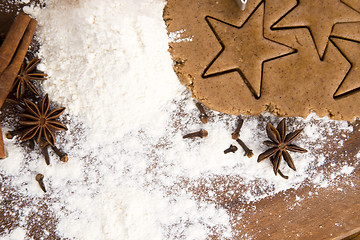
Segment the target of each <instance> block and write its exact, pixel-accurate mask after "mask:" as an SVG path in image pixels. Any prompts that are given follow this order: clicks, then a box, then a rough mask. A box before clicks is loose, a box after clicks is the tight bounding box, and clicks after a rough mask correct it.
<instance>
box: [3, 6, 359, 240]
mask: <svg viewBox="0 0 360 240" xmlns="http://www.w3.org/2000/svg"><path fill="white" fill-rule="evenodd" d="M18 8H19V7H18V6H13V5H12V4H10V3H9V4H6V3H0V33H2V32H6V31H7V30H8V28H9V26H10V24H11V22H12V20H13V17H14V16H15V14H16V11H17V10H18ZM5 10H6V11H5ZM5 107H6V106H5ZM2 118H3V116H1V115H0V119H2ZM353 125H354V131H353V132H352V133H350V134H348V136H346V138H347V140H346V141H345V143H344V147H343V148H342V150H341V151H336V152H333V151H331V152H332V153H330V155H329V156H328V157H327V158H328V159H334V160H335V161H338V162H342V161H346V162H349V163H351V162H355V161H358V160H357V158H356V155H357V153H358V152H359V150H360V122H359V121H356V122H355V123H353ZM329 141H331V140H329ZM329 147H330V148H331V144H329ZM344 153H345V154H344ZM329 164H330V163H329ZM325 167H326V166H325ZM3 177H6V176H3ZM350 182H351V183H353V185H349V183H350ZM0 185H1V184H0ZM359 186H360V168H359V167H357V168H356V169H355V170H354V172H353V173H352V174H351V175H349V176H347V177H344V178H343V181H341V183H339V184H338V185H336V186H330V187H327V188H319V189H316V192H317V194H314V195H313V196H309V192H315V191H314V189H312V187H311V184H305V185H304V186H302V187H300V188H299V189H297V190H288V191H286V192H283V193H280V194H277V195H275V196H273V197H269V198H266V199H263V200H260V201H258V202H255V203H250V204H243V203H240V202H236V201H230V200H219V202H218V204H219V205H220V206H223V207H225V208H227V209H228V212H229V213H230V215H231V217H232V219H233V224H234V226H235V228H236V229H238V230H239V231H241V233H240V232H239V235H238V237H244V233H245V232H246V234H247V236H248V237H251V236H252V237H253V238H254V239H314V240H315V239H316V240H321V239H343V238H345V237H347V236H350V235H352V234H355V233H356V232H359V231H360V187H359ZM1 189H2V195H3V196H11V195H12V192H13V191H14V190H12V189H9V188H7V187H6V186H1ZM340 189H342V190H340ZM298 199H301V201H300V202H299V201H298ZM18 201H21V199H18ZM0 207H1V208H0V236H1V235H3V234H4V233H5V232H6V230H11V229H13V227H14V226H16V225H18V224H17V223H16V221H17V218H16V217H15V218H13V219H10V218H9V217H8V216H6V212H7V211H9V210H11V209H12V208H13V206H11V204H10V205H9V204H8V203H7V202H5V201H2V202H1V203H0ZM244 210H245V211H244ZM45 212H46V211H45ZM240 212H241V218H240V219H238V217H239V216H240ZM51 216H53V214H50V215H49V214H44V216H39V217H40V218H41V219H47V218H54V216H53V217H51ZM48 222H49V224H51V225H52V224H54V223H55V222H56V220H51V221H48ZM36 228H41V226H34V227H31V229H32V230H31V232H30V233H31V235H32V236H33V237H34V238H39V237H40V235H38V234H39V233H38V231H37V230H36ZM244 228H246V229H244ZM47 229H48V230H49V229H52V230H53V232H50V233H49V237H50V238H49V239H57V238H58V237H56V233H55V228H54V226H53V227H52V228H47ZM353 237H356V236H353ZM214 238H216V236H214ZM244 238H246V237H244ZM353 239H355V238H353ZM356 239H359V238H356Z"/></svg>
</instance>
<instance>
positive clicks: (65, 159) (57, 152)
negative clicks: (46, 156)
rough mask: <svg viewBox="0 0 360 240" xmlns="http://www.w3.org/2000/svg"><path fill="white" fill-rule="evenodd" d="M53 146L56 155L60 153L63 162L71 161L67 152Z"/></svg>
mask: <svg viewBox="0 0 360 240" xmlns="http://www.w3.org/2000/svg"><path fill="white" fill-rule="evenodd" d="M51 148H52V149H53V150H54V152H55V153H56V155H58V156H59V157H60V161H62V162H67V161H69V158H68V155H67V154H66V153H64V152H62V151H60V149H58V148H57V147H56V146H51Z"/></svg>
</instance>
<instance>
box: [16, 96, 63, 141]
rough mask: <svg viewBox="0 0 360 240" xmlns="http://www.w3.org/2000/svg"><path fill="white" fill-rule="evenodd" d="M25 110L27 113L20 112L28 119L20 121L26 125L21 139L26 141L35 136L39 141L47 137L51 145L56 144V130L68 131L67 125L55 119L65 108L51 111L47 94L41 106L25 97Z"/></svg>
mask: <svg viewBox="0 0 360 240" xmlns="http://www.w3.org/2000/svg"><path fill="white" fill-rule="evenodd" d="M24 103H25V110H26V112H27V113H24V114H20V115H19V116H20V117H22V118H24V119H26V120H23V121H20V124H21V125H23V126H25V127H26V129H25V130H24V134H23V136H22V137H21V141H26V140H29V139H32V138H34V139H35V141H36V142H37V143H39V142H40V139H43V138H44V139H45V140H46V141H47V142H48V143H49V144H50V145H51V146H54V144H55V133H54V131H66V130H67V127H66V126H65V125H63V124H62V123H60V122H59V121H57V120H55V119H56V118H58V117H59V116H60V115H61V114H62V113H63V112H64V111H65V108H57V109H55V110H52V111H50V110H49V108H50V100H49V97H48V95H47V94H46V95H45V97H44V99H43V100H42V102H41V103H40V104H39V106H36V104H35V103H33V102H31V101H29V100H27V99H24Z"/></svg>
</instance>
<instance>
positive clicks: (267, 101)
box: [164, 0, 360, 120]
mask: <svg viewBox="0 0 360 240" xmlns="http://www.w3.org/2000/svg"><path fill="white" fill-rule="evenodd" d="M359 10H360V1H357V0H343V1H340V0H327V1H312V0H301V1H300V2H299V3H298V2H297V1H296V0H290V1H289V0H266V1H260V0H252V1H249V2H248V3H247V6H246V9H245V11H241V10H240V9H239V8H238V6H237V5H236V2H235V1H234V0H221V1H220V0H219V1H216V0H195V1H182V0H168V2H167V5H166V8H165V11H164V20H165V22H166V24H167V28H168V32H169V33H171V32H177V31H180V30H184V31H183V32H182V33H181V37H182V38H188V37H190V38H191V39H192V41H177V42H172V43H170V53H171V54H172V57H173V60H174V62H175V64H174V69H175V71H176V73H177V74H178V76H179V78H180V81H181V82H182V83H183V84H185V85H186V86H187V87H188V88H189V89H190V90H191V91H192V93H193V96H194V97H195V98H197V99H198V100H200V101H201V102H202V103H203V104H205V105H206V106H208V107H209V108H211V109H213V110H217V111H220V112H224V113H228V114H235V115H237V114H252V115H256V114H259V113H261V112H263V111H264V110H266V111H270V112H272V113H274V114H276V115H279V116H302V117H306V116H307V115H308V114H309V113H310V112H312V111H315V112H316V113H317V114H318V115H319V116H325V115H328V116H330V117H332V118H334V119H344V120H353V118H354V117H356V116H360V107H359V106H358V105H359V103H360V91H359V89H360V69H359V68H360V62H359V61H360V57H359V56H360V12H359Z"/></svg>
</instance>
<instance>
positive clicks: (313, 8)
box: [271, 0, 360, 60]
mask: <svg viewBox="0 0 360 240" xmlns="http://www.w3.org/2000/svg"><path fill="white" fill-rule="evenodd" d="M356 21H360V13H359V12H357V11H356V10H355V9H353V8H351V7H350V6H348V5H346V4H345V3H343V2H342V1H341V0H297V4H296V5H295V6H294V7H293V8H292V9H290V11H288V12H287V13H286V14H285V15H284V16H282V17H281V18H280V19H279V20H278V21H277V22H275V23H274V24H273V26H272V27H271V29H289V28H300V27H305V28H308V29H309V31H310V34H311V36H312V38H313V41H314V44H315V47H316V50H317V52H318V54H319V57H320V59H321V60H323V58H324V54H325V50H326V47H327V45H328V42H329V37H330V34H331V32H332V29H333V27H334V25H335V24H337V23H349V22H356Z"/></svg>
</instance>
